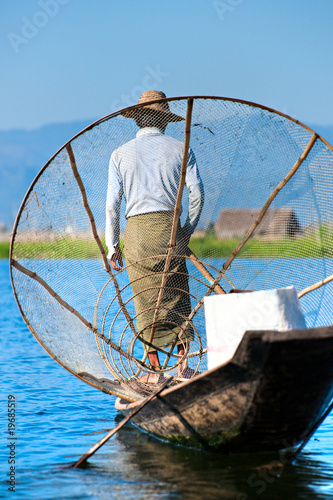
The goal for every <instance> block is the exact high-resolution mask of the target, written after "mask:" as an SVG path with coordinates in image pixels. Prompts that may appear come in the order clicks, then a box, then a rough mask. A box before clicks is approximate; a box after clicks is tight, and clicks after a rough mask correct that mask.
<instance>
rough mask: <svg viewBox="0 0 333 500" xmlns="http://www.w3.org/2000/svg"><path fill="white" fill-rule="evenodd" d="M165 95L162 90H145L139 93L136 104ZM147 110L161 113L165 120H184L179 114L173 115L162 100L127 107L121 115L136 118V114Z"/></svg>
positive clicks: (163, 97)
mask: <svg viewBox="0 0 333 500" xmlns="http://www.w3.org/2000/svg"><path fill="white" fill-rule="evenodd" d="M165 98H166V95H165V94H164V92H161V91H160V90H146V91H145V92H143V94H141V96H140V99H139V101H138V104H143V103H145V102H151V101H156V100H157V99H165ZM147 110H153V112H157V113H159V114H160V115H161V114H162V116H163V115H164V116H163V118H165V120H166V121H167V122H179V121H181V120H184V118H182V117H181V116H178V115H175V114H174V113H171V111H170V109H169V104H168V103H167V102H166V101H164V102H155V103H154V104H147V106H142V107H140V108H134V109H129V110H127V109H126V110H125V111H122V113H121V114H122V116H125V117H126V118H134V119H135V118H137V117H138V116H140V115H142V114H144V113H146V111H147Z"/></svg>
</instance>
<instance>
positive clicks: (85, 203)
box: [66, 144, 136, 335]
mask: <svg viewBox="0 0 333 500" xmlns="http://www.w3.org/2000/svg"><path fill="white" fill-rule="evenodd" d="M66 149H67V153H68V157H69V160H70V163H71V167H72V170H73V174H74V177H75V179H76V182H77V184H78V186H79V189H80V192H81V196H82V202H83V206H84V208H85V210H86V212H87V214H88V217H89V220H90V224H91V229H92V233H93V236H94V238H95V241H96V243H97V245H98V248H99V250H100V252H101V254H102V258H103V262H104V267H105V270H106V271H107V272H108V274H109V275H110V277H111V279H112V282H113V285H114V287H115V290H116V294H117V298H118V303H119V306H120V308H121V310H122V311H123V313H124V316H125V318H126V319H127V321H128V323H129V325H130V327H131V330H132V332H133V333H134V335H136V329H135V326H134V323H133V320H132V318H131V316H130V314H129V312H128V311H127V309H126V307H125V305H124V302H123V299H122V297H121V293H120V291H119V285H118V282H117V280H116V278H115V276H114V274H113V272H112V269H111V266H110V263H109V261H108V259H107V256H106V253H105V250H104V247H103V244H102V242H101V240H100V237H99V236H98V232H97V228H96V224H95V219H94V216H93V213H92V211H91V208H90V206H89V203H88V198H87V193H86V190H85V187H84V184H83V182H82V179H81V176H80V174H79V171H78V169H77V165H76V161H75V156H74V153H73V149H72V146H71V145H70V144H67V145H66Z"/></svg>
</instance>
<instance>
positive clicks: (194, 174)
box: [183, 149, 205, 240]
mask: <svg viewBox="0 0 333 500" xmlns="http://www.w3.org/2000/svg"><path fill="white" fill-rule="evenodd" d="M186 187H187V189H188V190H189V207H188V216H187V219H186V222H185V224H184V227H183V229H184V232H185V233H186V234H187V235H188V240H189V239H190V237H191V234H192V233H193V231H194V230H195V228H196V227H197V224H198V222H199V219H200V215H201V212H202V208H203V204H204V201H205V193H204V187H203V183H202V180H201V177H200V174H199V170H198V166H197V164H196V160H195V156H194V154H193V152H192V150H191V149H190V151H189V158H188V164H187V171H186Z"/></svg>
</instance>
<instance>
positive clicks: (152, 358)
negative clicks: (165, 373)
mask: <svg viewBox="0 0 333 500" xmlns="http://www.w3.org/2000/svg"><path fill="white" fill-rule="evenodd" d="M148 359H149V363H150V366H151V367H152V368H154V369H155V370H156V371H160V360H159V357H158V352H157V351H151V352H149V353H148ZM159 377H160V375H159V374H158V373H144V374H143V375H141V377H140V380H141V382H144V383H147V384H157V383H158V381H159Z"/></svg>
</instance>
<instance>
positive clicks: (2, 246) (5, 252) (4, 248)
mask: <svg viewBox="0 0 333 500" xmlns="http://www.w3.org/2000/svg"><path fill="white" fill-rule="evenodd" d="M8 257H9V243H8V242H7V241H1V242H0V259H8Z"/></svg>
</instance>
